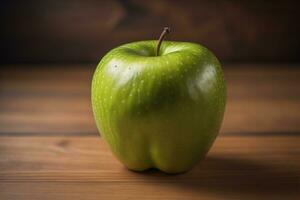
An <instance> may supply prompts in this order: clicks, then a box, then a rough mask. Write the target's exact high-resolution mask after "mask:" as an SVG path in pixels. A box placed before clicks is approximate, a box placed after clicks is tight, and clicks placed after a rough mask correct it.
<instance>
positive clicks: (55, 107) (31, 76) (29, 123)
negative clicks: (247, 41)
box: [0, 64, 300, 135]
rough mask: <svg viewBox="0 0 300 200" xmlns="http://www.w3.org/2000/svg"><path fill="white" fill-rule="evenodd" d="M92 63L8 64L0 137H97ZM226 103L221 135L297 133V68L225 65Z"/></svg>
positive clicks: (0, 96) (1, 88) (0, 77)
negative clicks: (92, 107) (91, 92)
mask: <svg viewBox="0 0 300 200" xmlns="http://www.w3.org/2000/svg"><path fill="white" fill-rule="evenodd" d="M92 66H93V65H91V64H88V65H69V66H56V67H47V65H44V66H41V67H40V68H36V67H37V66H22V65H21V66H11V68H10V69H5V70H2V71H1V72H0V134H13V135H28V134H30V135H43V134H54V135H55V134H56V135H61V134H64V135H96V134H97V130H96V127H95V124H94V120H93V116H92V111H91V105H90V83H91V79H92V73H93V70H94V67H95V66H96V64H95V65H94V67H92ZM224 71H225V78H226V80H227V85H228V102H227V108H226V113H225V118H224V123H223V127H222V130H221V132H222V133H223V134H231V133H234V134H236V133H241V132H244V133H245V132H248V133H258V132H260V133H262V132H265V133H269V132H277V133H280V132H282V131H283V132H285V133H292V134H295V133H299V132H300V124H299V121H300V112H299V110H300V79H299V77H300V69H299V68H298V67H297V65H296V66H295V65H294V66H293V65H257V64H252V65H251V64H248V65H225V66H224Z"/></svg>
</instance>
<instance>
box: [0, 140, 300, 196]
mask: <svg viewBox="0 0 300 200" xmlns="http://www.w3.org/2000/svg"><path fill="white" fill-rule="evenodd" d="M299 142H300V137H298V136H290V137H284V136H276V137H268V136H261V137H253V136H249V137H240V136H226V137H225V136H223V137H218V138H217V141H216V143H215V145H214V146H213V148H212V149H211V151H210V152H209V154H208V156H207V157H206V159H205V160H203V161H201V162H200V163H199V164H198V165H197V166H196V167H195V168H194V169H193V170H191V171H190V172H187V173H184V174H179V175H166V174H163V173H161V172H158V171H153V170H152V171H148V172H145V173H135V172H132V171H129V170H127V169H125V168H124V167H123V166H122V165H121V164H120V163H119V162H118V161H117V160H116V159H115V158H114V157H113V156H112V155H111V153H110V151H109V150H108V148H107V146H106V145H105V144H104V143H103V141H102V139H100V138H99V137H93V136H91V137H3V136H2V137H1V140H0V150H1V151H0V169H1V170H0V199H14V200H16V199H41V198H43V199H67V200H68V199H156V198H157V199H299V198H300V157H299V156H298V155H299V153H300V150H299Z"/></svg>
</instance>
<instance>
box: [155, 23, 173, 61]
mask: <svg viewBox="0 0 300 200" xmlns="http://www.w3.org/2000/svg"><path fill="white" fill-rule="evenodd" d="M170 31H171V29H170V27H164V30H163V32H162V33H161V34H160V36H159V39H158V43H157V47H156V56H158V55H159V49H160V45H161V43H162V41H163V39H164V38H165V36H166V35H167V34H169V33H170Z"/></svg>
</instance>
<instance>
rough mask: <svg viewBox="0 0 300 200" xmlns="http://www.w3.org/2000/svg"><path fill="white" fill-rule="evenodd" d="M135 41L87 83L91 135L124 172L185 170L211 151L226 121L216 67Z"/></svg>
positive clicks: (190, 46)
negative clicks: (98, 137)
mask: <svg viewBox="0 0 300 200" xmlns="http://www.w3.org/2000/svg"><path fill="white" fill-rule="evenodd" d="M156 43H157V41H141V42H134V43H129V44H125V45H122V46H119V47H117V48H115V49H113V50H111V51H110V52H108V53H107V54H106V55H105V56H104V57H103V59H102V60H101V61H100V63H99V65H98V66H97V69H96V71H95V73H94V76H93V81H92V107H93V113H94V117H95V121H96V124H97V127H98V129H99V131H100V133H101V135H102V136H103V137H104V139H105V140H106V141H107V143H108V144H109V146H110V148H111V150H112V152H113V153H114V154H115V155H116V157H117V158H118V159H119V160H120V161H121V162H122V163H123V164H124V165H125V166H126V167H128V168H129V169H132V170H136V171H143V170H146V169H149V168H157V169H159V170H162V171H164V172H166V173H180V172H184V171H187V170H189V169H191V168H192V167H193V166H194V165H195V164H196V163H197V162H198V161H199V160H200V159H201V158H203V157H204V156H205V154H206V153H207V152H208V150H209V149H210V147H211V145H212V144H213V142H214V140H215V138H216V136H217V134H218V132H219V129H220V126H221V123H222V119H223V115H224V109H225V102H226V85H225V81H224V78H223V73H222V69H221V65H220V63H219V61H218V60H217V58H216V57H215V56H214V55H213V53H211V52H210V51H209V50H208V49H206V48H205V47H203V46H201V45H198V44H194V43H188V42H171V41H164V42H163V43H162V45H161V50H160V54H159V55H158V56H155V48H156Z"/></svg>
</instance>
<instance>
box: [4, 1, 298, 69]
mask: <svg viewBox="0 0 300 200" xmlns="http://www.w3.org/2000/svg"><path fill="white" fill-rule="evenodd" d="M299 8H300V2H299V1H296V0H278V1H276V0H267V1H261V0H253V1H248V0H215V1H209V0H200V1H196V0H185V1H179V0H151V1H147V0H144V1H141V0H140V1H138V0H110V1H108V0H107V1H105V0H104V1H96V0H95V1H92V0H86V1H83V0H61V1H53V0H43V1H39V0H27V1H16V0H2V1H1V3H0V15H1V24H0V27H1V37H0V38H1V47H0V48H1V53H0V55H1V59H0V62H1V63H2V64H8V63H9V64H11V63H42V62H46V63H47V62H48V63H49V62H51V63H53V62H56V63H60V62H64V63H66V62H70V63H74V62H98V61H99V59H100V58H101V57H102V56H103V54H104V53H105V52H107V51H108V50H110V49H111V48H113V47H115V46H117V45H120V44H122V43H127V42H131V41H136V40H148V39H157V38H158V36H159V34H160V32H161V30H162V27H164V26H166V25H168V26H170V27H171V28H172V30H173V32H172V34H170V35H169V38H168V39H169V40H181V41H192V42H198V43H201V44H203V45H205V46H207V47H208V48H209V49H211V50H212V51H213V52H215V54H216V55H217V56H218V57H219V58H220V59H221V61H222V62H298V61H299V59H300V57H299V53H300V39H299V36H300V23H299V20H300V12H299Z"/></svg>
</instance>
